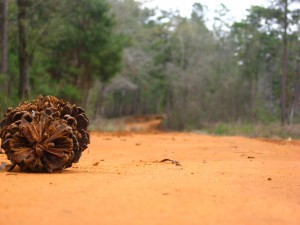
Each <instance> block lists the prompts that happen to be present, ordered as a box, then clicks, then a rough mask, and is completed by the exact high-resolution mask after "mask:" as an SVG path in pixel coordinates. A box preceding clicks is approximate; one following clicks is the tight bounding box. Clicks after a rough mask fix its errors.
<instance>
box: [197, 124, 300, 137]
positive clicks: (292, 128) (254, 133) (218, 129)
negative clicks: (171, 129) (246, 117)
mask: <svg viewBox="0 0 300 225" xmlns="http://www.w3.org/2000/svg"><path fill="white" fill-rule="evenodd" d="M203 130H204V131H205V132H206V133H209V134H215V135H242V136H248V137H265V138H280V139H281V138H284V139H285V138H293V139H299V138H300V124H295V125H287V126H284V127H282V126H281V125H280V124H279V123H270V124H261V123H257V124H252V123H234V124H227V123H218V124H214V125H209V126H205V128H204V129H203Z"/></svg>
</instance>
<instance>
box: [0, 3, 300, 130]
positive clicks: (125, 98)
mask: <svg viewBox="0 0 300 225" xmlns="http://www.w3.org/2000/svg"><path fill="white" fill-rule="evenodd" d="M29 3H30V6H29V11H28V12H29V13H28V15H29V18H28V27H29V30H28V51H29V61H30V68H29V74H30V96H31V97H35V96H36V95H39V94H43V95H48V94H52V95H56V96H58V97H62V98H66V99H67V100H70V101H75V102H78V103H81V104H82V105H83V106H84V107H86V108H87V112H88V114H89V115H90V116H94V117H95V118H96V117H97V116H99V115H101V117H110V118H111V117H122V116H127V115H143V114H163V115H164V116H165V117H166V120H165V121H164V124H163V126H164V127H166V128H171V129H176V130H195V129H202V128H206V126H207V125H206V124H217V125H214V126H212V128H211V129H210V132H212V133H215V134H220V135H224V134H234V133H237V132H241V133H245V134H247V135H248V134H250V133H251V132H254V133H255V132H256V128H255V129H254V128H253V127H252V126H251V123H261V124H263V125H267V124H271V123H273V122H276V121H277V120H278V117H279V112H280V108H279V103H280V96H281V85H280V82H281V69H282V68H281V65H282V45H283V44H282V40H281V37H282V31H283V29H282V26H281V24H280V23H279V21H282V14H281V13H280V12H282V11H280V10H281V8H280V7H279V8H278V7H277V8H276V7H273V6H272V7H261V6H253V7H251V8H250V9H249V10H248V15H247V17H246V18H245V19H244V20H242V21H235V22H234V23H233V24H231V21H230V20H228V19H226V18H227V12H228V9H227V8H226V6H225V5H220V6H219V7H218V8H217V9H216V16H215V20H214V21H213V24H214V25H213V29H212V30H211V29H209V28H208V27H207V24H206V13H207V11H206V6H205V5H202V4H200V3H195V4H194V5H193V11H192V15H191V17H189V18H185V17H182V16H180V15H179V14H178V12H172V11H158V10H155V9H148V8H145V7H142V5H141V4H140V3H139V2H137V1H134V0H124V1H123V0H122V1H120V0H109V1H106V0H78V1H74V0H36V1H30V2H29ZM288 13H289V16H288V18H289V19H290V20H289V23H290V24H298V22H299V13H298V14H297V10H294V11H292V10H289V11H288ZM16 18H17V7H16V4H15V2H14V1H10V5H9V33H8V36H9V42H10V44H9V75H10V78H9V84H10V87H11V90H10V91H11V98H10V99H7V98H2V99H0V103H1V106H7V105H9V104H14V103H15V102H17V101H18V98H17V97H15V96H16V92H17V91H16V88H15V87H17V85H18V73H19V70H18V67H19V62H18V40H17V35H16V33H17V32H18V29H17V26H16ZM295 27H296V26H295ZM297 32H299V31H296V30H293V29H292V30H290V33H288V40H289V42H288V47H289V50H290V51H289V57H288V60H289V61H288V67H287V75H288V76H287V109H288V110H289V113H290V115H291V117H292V116H294V117H295V119H294V121H300V113H299V112H298V108H297V107H296V106H297V104H296V103H297V102H298V101H299V100H297V99H296V97H295V96H297V95H296V91H295V90H298V89H299V87H300V85H299V84H298V83H297V79H298V80H300V79H299V76H300V75H299V74H298V75H297V73H296V72H295V68H296V65H297V62H296V59H297V57H299V53H298V52H299V40H298V36H299V35H298V33H297ZM297 88H298V89H297ZM230 123H234V124H237V123H238V124H239V126H237V125H236V126H235V127H234V126H229V124H230ZM206 129H208V128H206Z"/></svg>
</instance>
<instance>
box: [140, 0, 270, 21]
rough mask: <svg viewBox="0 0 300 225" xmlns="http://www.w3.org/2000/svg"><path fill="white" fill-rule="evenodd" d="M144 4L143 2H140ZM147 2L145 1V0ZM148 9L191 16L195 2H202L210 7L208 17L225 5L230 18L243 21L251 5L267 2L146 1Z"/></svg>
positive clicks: (222, 0)
mask: <svg viewBox="0 0 300 225" xmlns="http://www.w3.org/2000/svg"><path fill="white" fill-rule="evenodd" d="M140 1H141V2H143V0H140ZM144 1H145V0H144ZM146 2H148V3H146V4H147V6H148V7H155V6H158V7H159V8H161V9H164V10H169V9H172V10H177V9H178V10H179V11H180V14H181V15H182V16H186V17H188V16H190V14H191V10H192V5H193V4H194V3H195V2H200V3H201V4H202V5H206V6H207V7H208V11H207V15H208V17H210V18H211V19H212V18H213V14H214V10H215V9H216V7H217V6H218V5H220V4H221V3H223V4H224V5H225V6H226V7H227V8H228V9H229V10H230V11H229V13H228V16H229V17H230V18H232V19H234V20H235V21H236V20H241V19H243V18H245V16H246V14H247V11H246V9H248V8H250V6H251V5H260V6H264V5H265V3H266V0H198V1H197V0H146Z"/></svg>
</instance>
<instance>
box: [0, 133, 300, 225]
mask: <svg viewBox="0 0 300 225" xmlns="http://www.w3.org/2000/svg"><path fill="white" fill-rule="evenodd" d="M297 143H298V142H288V141H287V142H274V143H273V142H270V141H266V140H257V139H249V138H243V137H213V136H206V135H199V134H189V133H161V132H157V133H110V134H109V133H92V134H91V144H90V146H89V148H88V149H87V150H86V151H85V152H84V154H83V156H82V157H81V159H80V162H79V163H78V164H75V166H74V167H73V168H69V169H67V170H65V171H63V172H62V173H54V174H39V173H37V174H32V173H23V172H19V171H18V169H17V168H15V169H14V171H13V172H6V171H4V170H2V172H0V180H1V184H0V196H1V197H0V200H1V201H0V225H33V224H38V225H53V224H55V225H60V224H63V225H71V224H72V225H77V224H78V225H79V224H80V225H86V224H101V225H118V224H128V225H141V224H143V225H148V224H149V225H154V224H155V225H160V224H161V225H166V224H172V225H190V224H195V225H199V224H205V225H207V224H216V225H223V224H224V225H225V224H228V225H232V224H243V225H247V224H249V225H250V224H251V225H252V224H253V225H272V224H282V225H287V224H294V225H299V224H300V148H299V147H300V146H299V143H298V144H297ZM166 158H167V159H173V160H177V161H179V162H180V163H181V166H176V165H175V164H172V163H171V162H168V161H166V162H159V161H161V160H163V159H166ZM1 162H6V163H9V162H8V161H7V160H6V156H5V155H3V154H1V155H0V164H1Z"/></svg>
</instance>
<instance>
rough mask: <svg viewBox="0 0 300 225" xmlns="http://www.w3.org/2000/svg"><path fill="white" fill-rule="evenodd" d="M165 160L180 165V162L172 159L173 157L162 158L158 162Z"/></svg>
mask: <svg viewBox="0 0 300 225" xmlns="http://www.w3.org/2000/svg"><path fill="white" fill-rule="evenodd" d="M166 161H170V162H172V164H175V165H176V166H181V164H180V162H178V161H176V160H173V159H163V160H161V161H159V162H166Z"/></svg>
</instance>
